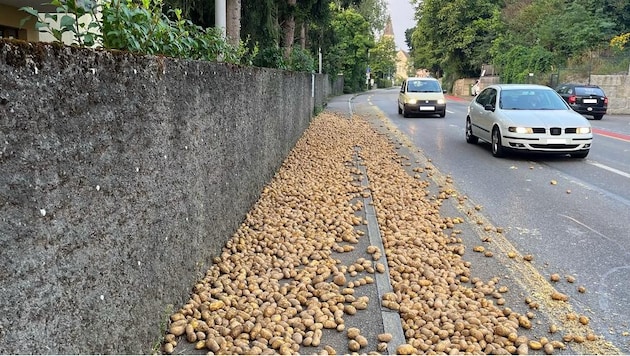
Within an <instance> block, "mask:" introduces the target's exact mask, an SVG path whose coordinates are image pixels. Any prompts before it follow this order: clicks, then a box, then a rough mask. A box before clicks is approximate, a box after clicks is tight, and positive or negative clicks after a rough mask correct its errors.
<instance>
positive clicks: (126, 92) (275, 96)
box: [0, 40, 331, 354]
mask: <svg viewBox="0 0 630 356" xmlns="http://www.w3.org/2000/svg"><path fill="white" fill-rule="evenodd" d="M313 78H314V79H315V82H314V83H315V85H314V86H313V82H312V79H313ZM312 86H313V87H314V89H315V91H314V93H313V92H312ZM330 90H331V86H330V85H329V84H328V80H327V79H326V76H324V75H315V76H312V75H311V74H307V73H294V72H284V71H279V70H274V69H262V68H250V67H239V66H234V65H229V64H220V63H209V62H199V61H183V60H176V59H169V58H163V57H145V56H137V55H132V54H129V53H124V52H109V51H95V50H90V49H80V48H74V47H64V46H60V45H54V44H42V43H32V44H30V43H26V42H18V41H6V40H5V41H2V40H0V283H1V285H2V288H1V289H0V354H147V353H151V352H152V348H153V346H154V343H155V342H156V341H158V338H159V337H160V336H161V333H162V331H161V327H162V324H163V323H164V321H165V320H166V318H167V316H168V314H169V311H170V308H173V305H175V306H179V305H182V304H184V303H185V302H186V301H187V300H188V298H189V293H190V289H191V287H192V286H193V285H194V282H195V281H196V280H198V279H199V278H201V277H202V276H203V275H204V273H205V272H206V270H207V269H208V267H209V265H210V264H211V262H212V258H213V257H214V256H217V255H218V254H219V252H220V249H221V248H222V247H223V245H224V243H225V242H226V241H227V239H229V238H230V237H231V235H232V234H233V233H234V232H235V231H236V229H237V227H238V226H239V224H241V222H242V221H243V219H244V216H245V214H246V213H247V212H248V211H249V209H250V208H251V206H252V205H253V203H255V202H256V201H257V199H258V197H259V193H260V191H261V189H262V188H263V187H264V185H265V184H267V183H268V182H269V181H270V180H271V178H272V177H273V175H274V173H275V172H276V171H277V169H278V168H279V166H280V165H281V163H282V162H283V160H284V158H285V157H286V155H287V154H288V152H289V151H290V150H291V149H292V148H293V146H294V144H295V143H296V141H297V140H298V138H299V137H300V136H301V135H302V133H303V132H304V130H305V129H306V128H307V127H308V125H309V123H310V120H311V117H312V113H313V110H314V107H323V106H324V105H325V100H326V98H327V97H328V95H330V94H331V93H330Z"/></svg>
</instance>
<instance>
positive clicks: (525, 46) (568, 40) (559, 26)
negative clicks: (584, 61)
mask: <svg viewBox="0 0 630 356" xmlns="http://www.w3.org/2000/svg"><path fill="white" fill-rule="evenodd" d="M414 1H415V4H416V8H417V12H416V18H417V26H416V27H415V29H414V30H413V33H412V35H411V41H410V42H411V46H410V48H411V52H412V53H411V55H412V58H413V62H414V65H415V66H416V67H417V68H428V69H430V70H431V71H433V72H434V73H442V72H444V73H445V74H446V75H447V76H452V77H453V79H456V78H459V77H471V76H478V75H479V72H480V70H481V67H482V65H483V64H486V63H487V64H494V65H495V66H497V67H499V70H500V73H501V75H502V79H503V80H506V81H509V82H519V81H520V82H522V81H525V80H527V78H526V76H527V74H528V73H530V72H538V73H541V72H549V71H552V70H553V69H554V68H556V69H557V68H558V67H560V66H563V65H566V63H567V61H570V60H573V61H576V60H577V61H579V60H581V58H590V56H591V55H592V53H605V52H606V51H609V50H610V45H611V40H612V39H613V38H618V40H616V42H615V41H613V42H612V43H613V44H622V46H623V39H624V37H623V34H624V33H627V32H629V29H630V2H628V1H627V0H470V1H466V0H422V1H421V0H414ZM616 36H617V37H616Z"/></svg>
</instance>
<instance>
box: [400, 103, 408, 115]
mask: <svg viewBox="0 0 630 356" xmlns="http://www.w3.org/2000/svg"><path fill="white" fill-rule="evenodd" d="M402 115H403V117H409V114H408V113H407V111H406V110H405V105H404V104H403V107H402Z"/></svg>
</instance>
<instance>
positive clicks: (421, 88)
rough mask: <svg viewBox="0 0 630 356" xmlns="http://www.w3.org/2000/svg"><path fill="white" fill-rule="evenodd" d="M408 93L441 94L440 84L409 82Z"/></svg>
mask: <svg viewBox="0 0 630 356" xmlns="http://www.w3.org/2000/svg"><path fill="white" fill-rule="evenodd" d="M407 92H410V93H441V92H442V90H441V89H440V84H439V83H438V82H436V81H434V80H410V81H409V84H407Z"/></svg>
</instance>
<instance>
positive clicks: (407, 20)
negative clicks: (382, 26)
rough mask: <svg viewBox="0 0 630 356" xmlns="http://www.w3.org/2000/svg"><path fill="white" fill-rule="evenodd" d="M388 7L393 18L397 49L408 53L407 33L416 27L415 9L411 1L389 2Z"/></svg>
mask: <svg viewBox="0 0 630 356" xmlns="http://www.w3.org/2000/svg"><path fill="white" fill-rule="evenodd" d="M387 6H388V9H389V13H390V15H391V16H392V25H393V26H394V41H395V42H396V49H402V50H405V51H408V50H409V48H407V44H406V43H405V31H406V30H407V29H408V28H412V27H414V26H415V25H416V20H414V15H415V12H416V11H415V8H414V6H413V5H412V4H411V3H410V2H409V0H387Z"/></svg>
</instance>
